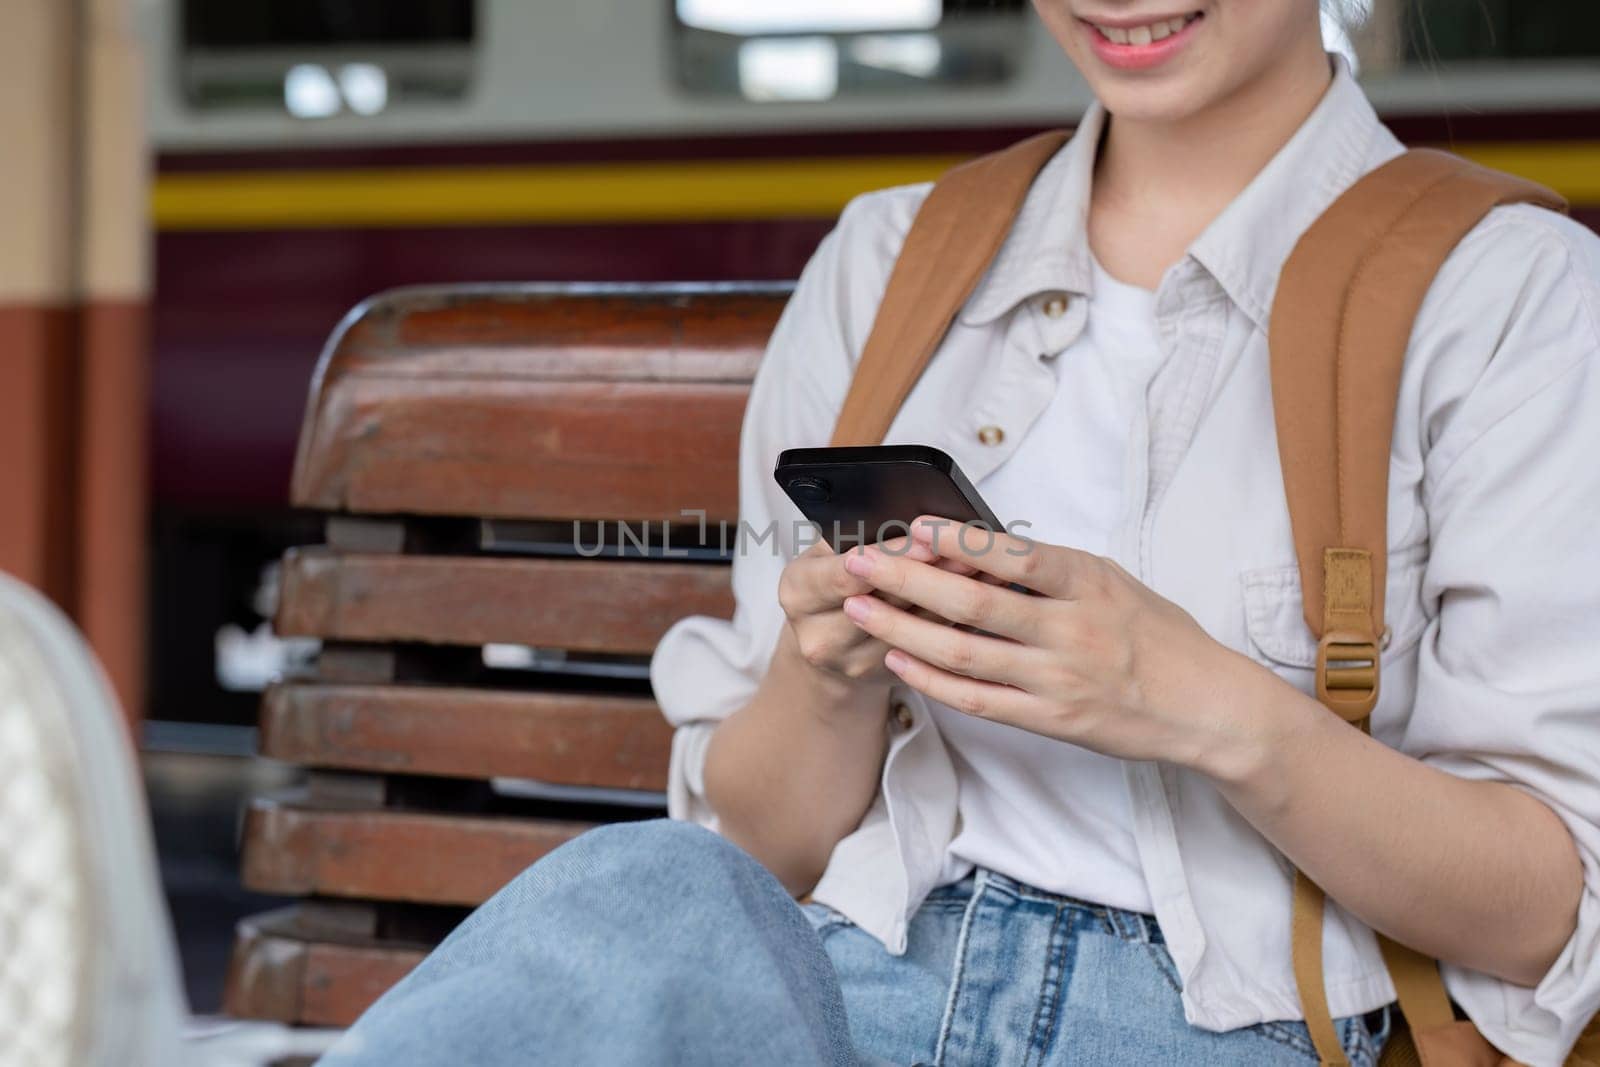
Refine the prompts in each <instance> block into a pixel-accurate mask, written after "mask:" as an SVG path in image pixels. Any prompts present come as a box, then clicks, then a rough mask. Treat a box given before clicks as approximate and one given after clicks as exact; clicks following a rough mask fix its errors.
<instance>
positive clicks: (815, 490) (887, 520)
mask: <svg viewBox="0 0 1600 1067" xmlns="http://www.w3.org/2000/svg"><path fill="white" fill-rule="evenodd" d="M772 473H773V477H775V478H777V480H778V484H779V485H780V486H782V487H783V491H784V492H785V493H787V494H788V496H789V499H790V500H793V501H794V502H795V506H797V507H798V508H799V509H800V511H801V513H802V514H804V515H805V517H806V518H808V519H810V520H811V521H812V522H814V523H816V524H817V526H818V527H819V528H820V530H821V532H822V537H823V538H824V539H825V540H826V541H827V542H828V544H829V545H830V546H832V548H833V549H834V551H836V552H837V551H840V550H841V547H842V548H844V549H849V548H853V547H855V546H856V545H860V544H875V543H877V542H878V541H882V540H888V539H889V538H893V537H901V536H904V535H905V534H906V532H907V530H908V528H909V524H910V522H911V520H912V519H915V518H916V517H917V516H918V515H939V516H942V517H944V518H947V519H954V520H955V521H957V522H961V523H970V524H974V525H978V526H982V527H984V528H985V529H989V530H995V531H1000V530H1003V529H1004V527H1002V526H1001V525H1000V522H999V520H998V519H996V518H995V516H994V512H992V511H990V510H989V505H987V504H985V503H984V502H983V498H982V497H981V496H979V495H978V491H977V490H976V489H974V488H973V487H972V483H971V482H969V481H968V480H967V476H966V475H964V474H962V473H961V468H960V467H958V466H956V461H955V460H954V459H952V458H950V455H949V454H948V453H946V452H944V451H941V450H940V449H937V448H934V447H932V446H931V445H867V446H861V447H848V448H791V449H787V450H785V451H784V452H783V453H782V454H781V455H779V456H778V466H777V469H775V470H774V471H773V472H772ZM951 536H955V531H954V530H952V531H951Z"/></svg>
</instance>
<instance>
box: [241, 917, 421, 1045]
mask: <svg viewBox="0 0 1600 1067" xmlns="http://www.w3.org/2000/svg"><path fill="white" fill-rule="evenodd" d="M294 927H295V922H294V915H293V911H292V910H286V911H278V912H269V913H267V914H266V915H258V916H252V917H250V918H248V919H245V920H243V921H242V922H240V923H239V926H238V928H237V930H236V932H235V936H234V944H233V954H232V957H231V958H230V959H229V962H228V978H227V986H226V988H225V991H224V994H223V1010H224V1011H225V1012H226V1013H227V1014H228V1015H231V1016H234V1017H236V1018H242V1019H268V1020H273V1021H276V1022H283V1023H295V1024H298V1025H302V1026H349V1025H350V1024H351V1023H353V1022H355V1020H356V1019H357V1017H359V1016H360V1014H361V1013H362V1012H363V1011H365V1010H366V1009H367V1007H368V1006H369V1005H371V1004H372V1002H373V1001H375V1000H377V999H378V997H380V996H382V995H383V993H384V992H385V991H386V990H388V988H389V987H390V986H392V985H394V984H395V983H396V982H398V981H399V980H400V979H401V978H404V977H405V976H406V974H407V973H408V972H409V971H410V970H411V969H412V968H413V967H415V966H416V965H417V964H418V963H420V962H421V961H422V958H423V956H424V955H425V954H426V952H427V946H425V945H416V944H408V943H397V944H383V943H380V942H376V941H372V940H370V939H361V940H354V941H333V940H312V939H308V938H306V937H304V936H302V935H301V934H300V933H299V932H298V931H296V930H295V929H294Z"/></svg>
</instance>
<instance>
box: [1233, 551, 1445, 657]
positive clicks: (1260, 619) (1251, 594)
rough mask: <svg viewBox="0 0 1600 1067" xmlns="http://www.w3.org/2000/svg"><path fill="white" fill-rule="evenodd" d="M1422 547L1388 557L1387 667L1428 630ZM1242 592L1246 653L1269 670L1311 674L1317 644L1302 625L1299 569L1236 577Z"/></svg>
mask: <svg viewBox="0 0 1600 1067" xmlns="http://www.w3.org/2000/svg"><path fill="white" fill-rule="evenodd" d="M1427 549H1428V546H1427V545H1426V544H1425V543H1419V544H1416V545H1412V546H1410V547H1409V548H1405V549H1401V550H1400V551H1398V552H1392V553H1390V555H1389V574H1388V581H1387V583H1386V591H1385V593H1384V616H1385V618H1384V621H1385V623H1387V625H1388V633H1387V634H1386V635H1385V638H1384V640H1383V643H1382V651H1381V653H1380V655H1381V657H1382V661H1383V662H1388V661H1390V660H1393V659H1395V658H1398V657H1399V656H1401V655H1403V654H1405V653H1406V652H1408V651H1410V650H1411V649H1412V648H1413V647H1414V646H1415V645H1416V643H1417V641H1418V640H1420V639H1421V637H1422V632H1423V631H1424V630H1425V629H1426V628H1427V625H1428V613H1427V611H1426V610H1424V608H1423V604H1422V574H1423V570H1424V569H1425V567H1426V566H1427V562H1428V558H1427ZM1240 582H1241V584H1242V585H1243V593H1244V622H1245V633H1246V635H1247V637H1248V638H1249V647H1248V648H1247V649H1246V651H1247V652H1248V653H1249V654H1250V655H1252V656H1254V657H1255V658H1256V659H1257V660H1259V661H1261V662H1263V663H1265V664H1267V665H1268V666H1271V667H1298V668H1301V669H1304V670H1306V671H1309V670H1311V668H1312V667H1314V666H1315V665H1316V662H1317V640H1316V638H1315V637H1313V636H1312V635H1311V630H1310V629H1309V628H1308V627H1307V626H1306V621H1305V615H1304V607H1303V604H1304V601H1303V599H1302V594H1301V590H1300V568H1299V567H1298V566H1296V565H1293V564H1291V565H1289V566H1286V567H1263V568H1260V569H1257V570H1249V571H1245V572H1244V573H1243V574H1242V575H1241V576H1240Z"/></svg>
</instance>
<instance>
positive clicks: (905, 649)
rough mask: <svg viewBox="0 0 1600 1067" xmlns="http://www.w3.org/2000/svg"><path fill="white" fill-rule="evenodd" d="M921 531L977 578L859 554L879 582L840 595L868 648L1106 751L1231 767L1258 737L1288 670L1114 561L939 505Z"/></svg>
mask: <svg viewBox="0 0 1600 1067" xmlns="http://www.w3.org/2000/svg"><path fill="white" fill-rule="evenodd" d="M912 537H913V543H914V545H920V546H923V547H924V548H925V549H926V551H927V552H931V553H935V554H936V555H937V556H938V557H939V558H940V559H941V560H950V561H955V562H957V563H959V564H963V565H965V568H971V570H972V571H976V572H980V574H979V576H977V577H974V576H969V575H968V574H964V573H958V572H956V571H952V570H949V569H944V568H941V567H939V566H932V565H930V564H929V563H928V562H927V561H926V558H925V554H923V553H919V554H917V555H916V556H913V555H911V554H905V555H899V556H896V555H893V554H890V553H887V552H882V551H875V550H872V549H868V550H866V551H864V552H852V553H850V554H849V555H848V556H846V557H845V558H844V560H843V565H844V568H845V570H846V571H847V572H848V573H849V574H850V575H851V576H853V577H854V578H856V579H858V580H859V581H861V582H863V583H865V584H866V585H868V586H870V588H871V589H873V590H875V591H876V592H877V593H878V594H879V596H876V597H874V596H856V595H852V596H849V597H847V598H845V599H844V602H843V605H842V608H843V612H844V614H845V615H846V616H847V617H848V618H850V619H851V621H852V622H854V624H855V625H856V626H857V627H859V628H860V630H861V632H862V633H863V634H865V635H869V636H870V637H871V638H872V643H871V644H870V645H867V646H859V647H861V648H862V649H863V654H865V650H866V649H867V648H870V649H872V650H873V651H877V650H880V649H883V648H884V647H885V646H887V647H888V648H889V649H890V650H889V651H888V652H887V653H885V654H884V662H885V666H886V667H887V668H888V669H889V670H890V671H892V672H893V673H894V674H895V675H897V676H899V678H900V679H901V680H903V681H904V682H905V683H906V684H907V685H909V686H911V687H912V688H913V689H917V690H919V691H920V692H922V693H925V694H927V695H928V696H929V697H932V698H933V699H935V700H938V701H941V702H943V703H945V704H948V705H950V706H951V707H953V708H956V709H958V710H960V711H963V712H966V713H967V714H969V715H974V716H977V717H979V718H984V719H992V720H994V721H996V722H1003V723H1007V724H1009V725H1011V726H1016V727H1019V728H1021V729H1024V730H1028V731H1031V732H1033V733H1036V734H1041V735H1043V736H1045V737H1052V738H1056V739H1058V740H1062V741H1070V742H1072V743H1073V744H1077V745H1082V746H1084V747H1085V748H1090V749H1093V750H1095V751H1097V752H1101V753H1104V754H1106V755H1109V756H1117V757H1121V758H1124V759H1137V760H1165V761H1169V762H1173V763H1178V764H1182V765H1185V766H1190V767H1194V768H1196V769H1198V770H1201V771H1203V772H1205V773H1210V774H1214V775H1218V776H1221V775H1223V774H1226V773H1229V772H1230V771H1232V770H1233V769H1234V768H1237V767H1238V766H1239V761H1240V760H1248V759H1249V758H1250V757H1251V756H1252V754H1255V753H1258V752H1259V751H1260V750H1261V738H1260V737H1259V736H1258V735H1259V733H1260V730H1259V726H1258V724H1257V720H1256V716H1255V715H1254V709H1256V708H1259V707H1261V706H1264V705H1267V704H1269V703H1270V702H1269V701H1263V700H1260V699H1257V697H1258V695H1259V692H1260V689H1259V687H1260V686H1262V685H1263V684H1272V683H1278V684H1280V685H1281V684H1282V683H1281V682H1279V680H1278V679H1277V678H1276V676H1275V675H1272V674H1271V672H1269V671H1266V670H1265V669H1264V668H1261V667H1258V666H1257V665H1256V664H1254V663H1252V662H1251V661H1250V660H1248V659H1247V658H1245V657H1243V656H1241V655H1239V654H1237V653H1235V652H1233V651H1232V650H1230V649H1228V648H1227V647H1226V646H1224V645H1222V644H1220V643H1218V642H1217V641H1215V640H1214V639H1213V638H1211V637H1210V636H1209V635H1208V634H1206V632H1205V631H1204V630H1202V629H1201V628H1200V626H1199V624H1198V623H1196V622H1195V621H1194V619H1193V618H1191V617H1190V616H1189V614H1188V613H1187V612H1185V611H1184V610H1183V609H1182V608H1179V607H1178V606H1177V605H1176V604H1173V603H1172V602H1171V601H1168V600H1166V599H1164V598H1162V597H1160V596H1158V595H1156V594H1155V593H1153V592H1152V591H1151V590H1150V589H1149V588H1148V587H1146V586H1145V585H1143V584H1142V583H1141V582H1139V581H1138V580H1137V579H1136V578H1134V577H1133V576H1132V575H1130V574H1129V573H1128V572H1127V571H1125V570H1123V569H1122V568H1121V567H1119V566H1118V565H1117V564H1116V563H1114V562H1112V561H1111V560H1108V559H1104V558H1102V557H1100V556H1095V555H1092V554H1090V553H1087V552H1080V551H1078V550H1076V549H1072V548H1066V547H1062V546H1059V545H1048V544H1044V543H1041V542H1037V541H1028V540H1024V539H1021V538H1017V537H1012V536H1008V535H1006V534H993V535H990V534H988V533H987V532H985V531H982V530H978V529H975V528H970V527H969V528H962V527H960V526H959V525H958V524H956V523H955V522H953V521H950V520H943V519H937V518H930V517H924V518H922V519H919V520H918V521H917V522H916V523H914V524H913V526H912ZM984 575H987V576H989V577H990V578H991V579H998V580H999V581H1001V582H1005V583H1010V582H1016V583H1018V584H1020V585H1022V586H1024V587H1026V588H1028V589H1031V590H1034V591H1035V592H1036V593H1038V594H1039V595H1037V596H1030V595H1028V594H1026V593H1022V592H1018V591H1016V590H1014V589H1009V588H1005V587H1004V586H1003V585H997V584H992V582H991V581H984V580H980V578H981V576H984ZM884 596H888V597H891V598H894V599H895V600H899V601H903V602H906V603H909V604H911V605H915V606H917V607H919V608H921V609H924V610H925V611H926V612H928V613H931V614H932V615H935V616H939V617H941V618H943V619H950V620H953V621H955V622H959V623H964V624H967V625H969V626H972V627H975V628H977V629H979V630H982V631H986V632H985V633H973V632H970V631H967V630H962V629H957V628H956V627H953V626H950V625H947V624H945V623H942V622H938V621H934V620H931V619H928V618H923V617H919V616H918V615H916V614H914V613H913V612H911V611H908V610H905V609H904V608H901V607H898V606H896V605H895V604H894V603H890V602H888V601H886V600H885V599H883V597H884ZM1263 676H1264V677H1263ZM1252 687H1255V688H1254V691H1252Z"/></svg>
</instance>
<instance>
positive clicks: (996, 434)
mask: <svg viewBox="0 0 1600 1067" xmlns="http://www.w3.org/2000/svg"><path fill="white" fill-rule="evenodd" d="M1005 439H1006V432H1005V431H1004V430H1002V429H1001V428H1000V427H998V426H980V427H978V440H979V441H980V442H982V443H983V444H986V445H997V444H999V443H1000V442H1001V441H1004V440H1005Z"/></svg>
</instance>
